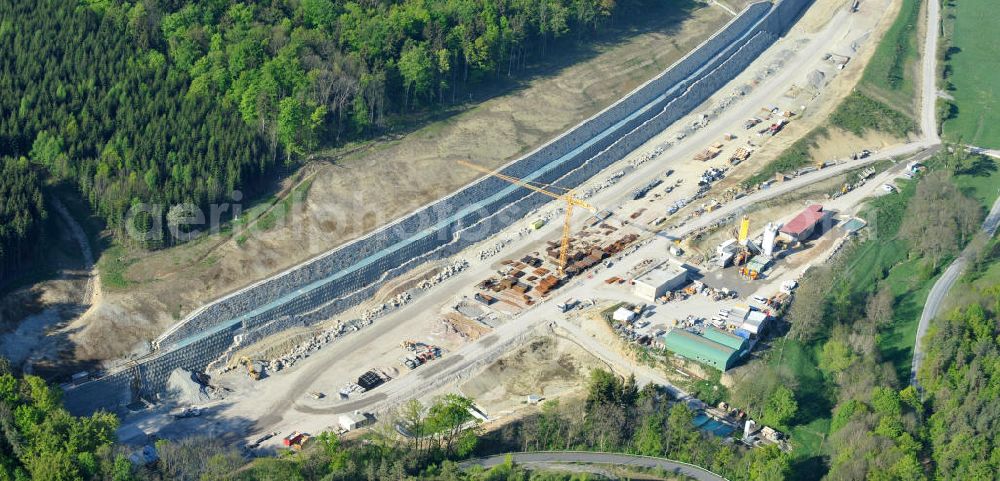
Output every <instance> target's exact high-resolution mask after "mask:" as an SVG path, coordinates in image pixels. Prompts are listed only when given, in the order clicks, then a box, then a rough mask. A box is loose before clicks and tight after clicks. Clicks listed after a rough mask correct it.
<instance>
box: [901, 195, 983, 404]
mask: <svg viewBox="0 0 1000 481" xmlns="http://www.w3.org/2000/svg"><path fill="white" fill-rule="evenodd" d="M998 226H1000V198H997V200H996V202H994V203H993V208H991V209H990V213H989V214H988V215H987V216H986V219H985V220H983V232H984V233H985V234H986V235H987V236H989V237H993V235H994V234H996V232H997V227H998ZM968 264H969V251H968V249H966V250H965V251H963V252H962V254H961V255H959V256H958V258H957V259H955V260H954V261H953V262H952V263H951V265H949V266H948V268H947V269H945V271H944V274H941V277H940V278H938V280H937V282H935V283H934V286H933V287H931V291H930V293H928V294H927V301H926V302H924V310H923V312H921V313H920V323H919V324H918V325H917V341H916V343H915V344H914V345H913V364H912V365H911V366H910V384H912V385H914V386H917V387H919V386H918V385H917V371H919V370H920V363H921V362H923V360H924V345H923V341H924V336H926V335H927V328H928V327H929V326H930V322H931V319H934V318H935V317H937V315H938V313H939V312H940V311H941V302H942V301H943V300H944V298H945V296H946V295H947V294H948V292H949V291H951V288H952V286H954V285H955V282H957V281H958V279H959V277H961V276H962V272H964V271H965V267H966V266H967V265H968Z"/></svg>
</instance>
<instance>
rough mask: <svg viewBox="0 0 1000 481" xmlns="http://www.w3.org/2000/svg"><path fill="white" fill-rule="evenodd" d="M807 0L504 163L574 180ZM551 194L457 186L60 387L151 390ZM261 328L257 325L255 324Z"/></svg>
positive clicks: (671, 115)
mask: <svg viewBox="0 0 1000 481" xmlns="http://www.w3.org/2000/svg"><path fill="white" fill-rule="evenodd" d="M810 2H811V0H783V1H782V2H781V3H779V4H777V5H772V4H771V3H768V2H761V3H756V4H753V5H750V6H749V7H747V8H746V9H745V10H744V11H743V12H742V13H741V14H740V15H739V16H738V17H736V18H734V19H733V20H732V21H731V22H730V23H728V24H727V25H726V26H725V27H724V28H723V29H721V30H720V31H719V32H717V33H716V34H715V35H713V36H712V37H711V38H710V39H708V40H707V41H706V42H704V43H703V44H702V45H701V46H700V47H699V48H697V49H696V50H694V51H692V52H690V53H689V54H688V55H687V56H685V57H684V58H683V59H681V60H680V61H678V62H677V63H675V64H674V65H673V66H672V67H671V68H669V69H667V70H666V71H664V72H663V73H662V74H660V75H658V76H657V77H656V78H654V79H652V80H650V81H649V82H647V83H645V84H643V85H642V86H640V87H639V88H637V89H636V90H635V91H633V92H632V93H631V94H629V95H628V96H626V97H624V98H622V99H621V100H619V101H618V102H616V103H615V104H613V105H612V106H610V107H608V108H607V109H605V110H604V111H602V112H601V113H599V114H597V115H595V116H594V117H592V118H590V119H588V120H586V121H584V122H582V123H581V124H579V125H577V126H576V127H574V128H573V129H571V130H570V131H568V132H567V133H565V134H563V135H562V136H560V137H558V138H556V139H554V140H552V141H551V142H549V143H547V144H545V145H543V146H541V147H539V148H538V149H536V150H535V151H533V152H531V153H529V154H527V155H525V156H524V157H522V158H520V159H517V160H515V161H513V162H511V163H509V164H507V165H506V166H504V167H503V168H502V169H501V171H502V172H504V173H505V174H508V175H512V176H515V177H522V178H526V179H529V180H535V181H539V182H544V183H558V184H559V185H560V186H563V187H575V186H577V185H580V184H581V183H582V182H584V181H586V180H587V179H589V178H590V177H592V176H593V175H594V174H596V173H597V172H599V171H600V170H601V169H604V168H605V167H607V166H608V165H610V164H611V163H613V162H615V161H617V160H618V159H620V158H622V157H623V156H625V155H626V154H628V153H629V152H631V151H633V150H635V149H636V148H638V147H639V146H641V145H642V144H643V143H645V142H646V141H647V140H649V139H650V138H651V137H653V136H654V135H656V134H657V133H659V132H661V131H663V129H665V128H666V127H667V126H669V125H670V124H671V123H673V122H675V121H676V120H677V119H679V118H680V117H682V116H684V115H686V114H687V113H689V112H690V111H692V110H693V109H694V108H695V107H696V106H698V105H699V104H701V103H702V102H704V101H705V100H706V99H707V98H708V97H709V96H711V95H712V94H713V93H714V92H715V91H717V90H718V89H719V88H720V87H722V86H723V85H725V84H726V83H727V82H729V81H730V80H732V78H734V77H735V76H736V75H737V74H739V73H740V72H741V71H742V70H743V69H744V68H745V67H746V66H747V65H749V64H750V63H751V62H752V61H753V60H754V59H755V58H756V57H757V56H758V55H760V53H761V52H763V51H764V50H765V49H766V48H767V47H768V46H770V45H771V44H772V43H773V42H774V40H775V39H776V38H777V37H778V36H779V35H781V34H782V33H783V32H784V31H785V30H786V29H787V28H788V27H789V26H790V25H791V24H792V23H793V22H794V20H795V19H796V18H797V17H798V15H799V14H800V13H801V11H802V10H803V9H804V7H805V6H806V5H808V4H809V3H810ZM549 201H551V199H550V198H549V197H545V196H542V195H540V194H535V193H531V192H530V191H527V190H526V189H521V188H518V187H516V186H512V185H510V184H507V183H506V182H504V181H501V180H499V179H495V178H484V179H481V180H479V181H476V182H474V183H472V184H470V185H468V186H467V187H465V188H463V189H462V190H460V191H458V192H456V193H454V194H452V195H450V196H448V197H445V198H443V199H441V200H439V201H437V202H434V203H432V204H430V205H427V206H425V207H423V208H421V209H418V210H417V211H416V212H414V213H412V214H410V215H408V216H406V217H404V218H402V219H400V220H398V221H396V222H394V223H392V224H390V225H388V226H386V227H384V228H382V229H379V230H377V231H375V232H372V233H370V234H368V235H367V236H364V237H362V238H361V239H358V240H356V241H354V242H351V243H349V244H347V245H344V246H343V247H340V248H337V249H334V250H333V251H331V252H329V253H327V254H324V255H321V256H319V257H317V258H315V259H312V260H310V261H308V262H305V263H303V264H300V265H298V266H296V267H294V268H292V269H289V270H288V271H285V272H284V273H282V274H281V275H279V276H276V277H273V278H270V279H268V280H265V281H262V282H258V283H256V284H254V285H252V286H250V287H248V288H246V289H243V290H241V291H238V292H236V293H234V294H232V295H229V296H226V297H224V298H222V299H220V300H218V301H216V302H214V303H212V304H210V305H208V306H206V307H204V308H201V309H199V310H197V311H196V312H194V313H192V315H190V316H189V317H188V318H186V319H185V320H184V321H183V322H181V323H179V324H178V325H177V326H175V328H173V329H172V330H170V331H168V332H167V333H166V334H164V335H163V336H161V338H160V339H158V340H157V342H156V343H155V346H156V347H157V349H156V350H155V351H154V353H152V354H151V355H149V356H147V357H146V358H143V359H140V360H137V361H136V362H135V363H133V364H132V365H131V366H129V367H127V368H124V369H121V370H118V371H115V372H113V373H110V374H108V375H107V376H105V377H103V378H101V379H98V380H94V381H91V382H88V383H85V384H82V385H80V386H76V387H72V388H69V389H67V391H68V393H67V396H66V400H67V406H68V407H69V408H70V409H71V410H72V411H74V412H76V413H86V412H92V411H94V410H96V409H100V408H105V409H114V408H116V407H117V406H120V405H121V404H123V403H124V402H127V400H129V399H131V397H132V396H133V395H135V394H139V395H142V396H143V397H147V398H154V397H155V396H156V395H157V394H158V393H160V392H161V391H162V390H163V388H164V386H165V383H166V379H167V377H168V375H169V373H170V372H171V371H172V370H173V369H175V368H178V367H183V368H186V369H203V368H204V367H205V366H206V365H207V364H208V363H209V362H211V361H212V360H214V359H215V358H217V357H218V356H219V355H220V354H222V353H223V352H224V351H225V350H226V349H227V348H228V347H229V346H230V345H231V344H232V342H233V336H234V335H235V334H237V333H241V334H242V335H244V336H251V337H253V338H255V339H256V338H260V337H262V336H263V335H265V334H270V333H275V332H280V330H282V329H284V328H287V327H291V326H296V325H298V326H301V325H308V324H310V323H313V322H317V321H320V320H323V319H326V318H328V317H329V316H331V315H334V314H336V313H338V312H340V311H342V310H344V309H345V308H347V307H350V306H353V305H356V304H358V303H360V302H362V301H364V300H365V299H368V298H370V297H371V296H372V295H373V294H374V293H375V291H377V290H378V288H379V287H381V285H382V284H383V283H384V282H385V281H386V280H389V279H392V278H394V277H397V276H399V275H401V274H404V273H405V272H407V271H409V270H411V269H413V268H414V267H416V266H418V265H420V264H422V263H424V262H427V261H428V260H433V259H439V258H442V257H447V256H450V255H453V254H455V253H457V252H459V251H461V250H462V249H464V248H466V247H468V246H469V245H471V244H474V243H476V242H479V241H481V240H483V239H485V238H487V237H489V236H490V235H493V234H495V233H496V232H498V231H500V230H502V229H503V228H505V227H507V226H509V225H510V224H511V223H512V222H514V221H516V220H518V219H521V218H523V217H524V216H525V215H526V214H527V213H528V212H530V211H531V210H533V209H536V208H538V207H539V206H541V205H542V204H544V203H546V202H549ZM257 329H262V330H261V331H260V332H257V331H256V330H257Z"/></svg>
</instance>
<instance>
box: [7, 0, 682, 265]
mask: <svg viewBox="0 0 1000 481" xmlns="http://www.w3.org/2000/svg"><path fill="white" fill-rule="evenodd" d="M646 3H647V2H646V1H645V0H618V1H612V0H545V1H535V0H503V1H496V0H405V1H362V2H346V1H343V0H275V1H270V2H235V1H227V0H217V1H197V2H196V1H183V0H143V1H139V2H123V1H118V0H84V1H81V2H79V3H77V2H72V1H69V2H66V1H58V0H40V1H38V2H21V1H16V0H0V19H3V20H2V21H0V51H3V52H4V53H5V54H4V55H3V56H2V57H0V112H3V115H0V156H3V157H13V158H20V157H22V156H23V157H26V158H28V159H29V161H30V167H28V170H31V171H33V172H34V174H33V175H37V176H39V177H40V178H42V179H43V180H51V181H53V182H65V183H68V184H70V185H73V186H75V187H76V188H77V190H78V191H79V192H80V193H81V197H82V198H83V199H85V202H86V203H87V204H88V205H89V207H90V208H91V209H92V210H93V211H94V212H95V213H97V214H98V215H99V216H100V217H101V218H103V219H104V220H105V221H106V222H107V225H108V227H109V230H110V231H111V232H112V233H113V234H114V235H115V238H116V240H117V241H119V242H121V243H123V244H127V245H135V246H141V247H145V248H157V247H161V246H167V245H171V244H174V243H176V242H179V241H181V240H183V239H184V236H183V233H182V232H180V231H178V230H177V229H173V230H172V229H170V228H169V226H170V225H171V223H174V222H175V221H176V220H177V219H178V218H179V217H181V216H183V215H184V214H185V212H182V211H177V212H174V211H173V210H172V209H171V207H170V206H174V205H177V204H181V203H190V204H194V205H196V206H202V207H205V206H207V204H210V203H213V202H218V201H224V200H225V199H226V198H227V196H229V195H230V193H232V192H233V191H235V190H240V191H242V192H243V193H244V194H245V195H253V194H254V193H255V192H256V191H259V190H260V188H261V187H262V185H263V184H264V182H265V178H266V177H268V176H265V175H264V174H265V173H266V172H268V171H270V170H271V169H273V168H275V167H276V166H278V165H281V164H282V163H294V162H296V161H297V159H300V158H302V157H303V155H304V154H307V153H310V152H313V151H315V150H316V149H318V148H320V147H326V146H335V145H340V144H342V143H344V142H346V141H350V140H355V139H363V138H366V137H370V136H371V135H374V134H377V133H380V132H383V131H385V129H387V128H391V126H392V119H393V118H400V117H401V116H408V115H410V114H412V113H414V112H418V111H427V110H433V109H436V108H438V106H440V105H442V104H449V103H453V102H460V101H463V100H465V99H466V98H467V96H468V94H469V93H470V92H472V91H473V90H474V89H475V88H478V87H480V86H482V85H483V84H486V83H497V82H503V81H504V80H505V79H506V78H507V77H511V76H513V75H516V74H517V73H518V72H520V71H522V70H523V69H524V68H526V66H527V65H530V62H536V61H539V60H544V59H545V58H546V56H552V55H555V54H556V53H557V52H558V49H559V48H561V47H563V46H565V45H567V44H572V43H577V42H580V41H584V40H585V39H587V38H588V37H589V35H590V34H592V33H594V32H596V31H599V30H601V29H603V28H605V26H606V25H607V24H608V23H610V22H612V21H614V20H615V19H616V18H618V17H621V16H623V15H626V14H629V13H633V14H634V13H635V12H637V11H639V10H640V9H642V8H644V7H645V6H646ZM661 7H662V5H661ZM667 8H670V7H667ZM26 175H27V174H26ZM2 182H5V183H6V182H14V181H13V180H12V179H6V178H5V179H3V181H2ZM18 182H20V181H18ZM4 188H5V189H7V188H8V187H4ZM11 188H13V187H11ZM144 203H145V204H154V205H156V206H161V207H157V208H152V209H136V210H133V207H135V206H138V205H140V204H144ZM8 208H9V209H10V208H13V209H17V210H16V212H14V214H13V215H14V216H15V217H18V216H19V217H25V216H31V214H32V211H30V210H27V207H25V206H8ZM130 210H131V211H133V215H130V214H129V213H130ZM31 230H32V229H30V228H25V227H24V226H20V225H19V226H18V227H17V228H16V229H15V236H14V237H12V238H11V239H10V240H8V239H7V238H6V237H4V248H5V251H6V252H11V249H18V246H19V245H21V246H23V245H28V244H31V242H30V241H31V240H32V233H31ZM25 254H27V252H25V251H23V250H21V251H18V256H19V257H23V256H24V255H25ZM3 266H4V267H5V269H6V270H7V271H8V272H9V270H10V268H11V265H10V264H9V263H7V262H5V263H4V264H3Z"/></svg>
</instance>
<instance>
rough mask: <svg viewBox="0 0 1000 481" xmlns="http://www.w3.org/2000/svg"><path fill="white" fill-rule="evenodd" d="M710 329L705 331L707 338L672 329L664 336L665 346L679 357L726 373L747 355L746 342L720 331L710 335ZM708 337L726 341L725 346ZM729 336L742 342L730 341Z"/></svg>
mask: <svg viewBox="0 0 1000 481" xmlns="http://www.w3.org/2000/svg"><path fill="white" fill-rule="evenodd" d="M709 329H712V328H706V329H705V332H706V333H708V334H707V335H706V336H702V335H698V334H695V333H693V332H689V331H686V330H684V329H671V330H670V332H668V333H666V334H664V335H663V345H664V347H666V348H667V349H668V350H669V351H671V352H673V353H674V354H677V355H678V356H681V357H684V358H687V359H691V360H692V361H697V362H700V363H702V364H705V365H708V366H711V367H714V368H716V369H718V370H720V371H726V370H728V369H729V368H731V367H733V365H734V364H736V361H738V360H739V358H740V357H741V356H743V354H744V353H745V347H746V340H745V339H743V338H741V337H739V336H736V335H732V334H729V333H727V332H722V331H719V330H716V331H717V332H711V333H709V332H710V331H709ZM708 336H713V337H715V338H716V339H718V340H719V341H724V342H725V344H724V343H722V342H719V341H717V340H713V339H710V338H709V337H708ZM728 336H732V337H733V338H736V339H738V340H739V341H740V342H739V343H737V342H736V340H735V339H730V338H729V337H728Z"/></svg>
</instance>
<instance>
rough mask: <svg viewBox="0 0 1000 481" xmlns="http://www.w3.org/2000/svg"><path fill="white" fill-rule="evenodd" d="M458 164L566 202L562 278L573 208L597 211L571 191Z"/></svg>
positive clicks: (469, 165)
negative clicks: (557, 191) (552, 190)
mask: <svg viewBox="0 0 1000 481" xmlns="http://www.w3.org/2000/svg"><path fill="white" fill-rule="evenodd" d="M458 163H459V164H462V165H464V166H466V167H468V168H470V169H473V170H478V171H479V172H483V173H485V174H487V175H490V176H493V177H496V178H498V179H500V180H504V181H507V182H510V183H511V184H514V185H517V186H520V187H524V188H525V189H529V190H533V191H535V192H538V193H539V194H543V195H547V196H549V197H552V198H553V199H559V200H561V201H564V202H566V219H565V221H564V222H563V233H562V243H561V244H560V246H559V277H563V276H564V274H565V270H566V261H567V259H568V257H569V241H570V232H571V228H570V221H571V220H572V218H573V207H582V208H584V209H587V210H589V211H591V212H597V209H596V208H595V207H594V206H592V205H590V204H588V203H586V202H584V201H583V200H581V199H578V198H576V196H574V195H573V190H572V189H565V188H562V187H557V186H554V185H550V184H541V183H538V182H531V181H528V180H524V179H518V178H517V177H511V176H509V175H505V174H501V173H500V171H497V170H490V169H488V168H486V167H483V166H481V165H478V164H474V163H472V162H468V161H465V160H459V161H458ZM533 184H539V185H533ZM540 186H542V187H545V188H550V189H559V190H563V191H565V192H564V193H562V194H557V193H555V192H550V191H548V190H545V189H544V188H542V187H540Z"/></svg>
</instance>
